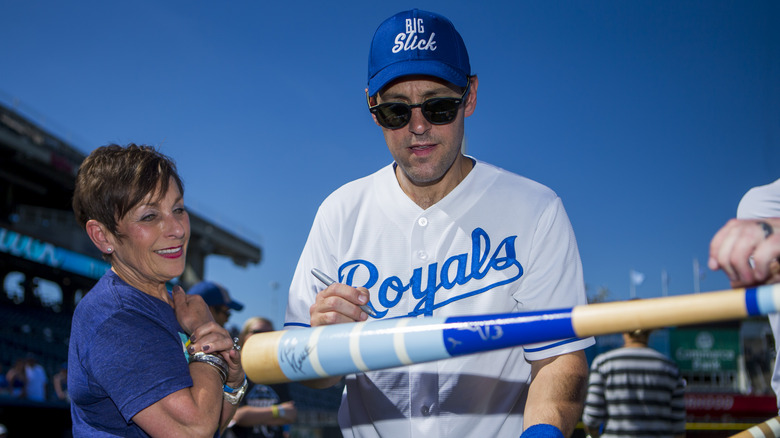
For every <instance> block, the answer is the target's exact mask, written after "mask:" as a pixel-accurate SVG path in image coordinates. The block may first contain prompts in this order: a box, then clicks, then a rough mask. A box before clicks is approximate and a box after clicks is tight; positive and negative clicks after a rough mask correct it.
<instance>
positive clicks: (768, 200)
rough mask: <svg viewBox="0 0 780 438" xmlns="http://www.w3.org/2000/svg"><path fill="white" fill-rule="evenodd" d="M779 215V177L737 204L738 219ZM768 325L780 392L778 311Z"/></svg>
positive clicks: (774, 382)
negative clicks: (773, 342)
mask: <svg viewBox="0 0 780 438" xmlns="http://www.w3.org/2000/svg"><path fill="white" fill-rule="evenodd" d="M767 217H780V179H778V180H775V182H772V183H769V184H766V185H763V186H758V187H753V188H752V189H750V190H748V192H747V193H745V196H743V197H742V200H741V201H739V206H737V218H738V219H760V218H767ZM769 325H770V327H772V333H773V334H774V336H775V351H776V352H777V357H776V358H775V370H774V373H773V374H772V389H773V390H774V391H775V394H780V313H772V314H770V315H769ZM777 406H778V413H780V398H778V404H777Z"/></svg>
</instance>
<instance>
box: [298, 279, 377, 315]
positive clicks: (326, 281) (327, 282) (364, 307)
mask: <svg viewBox="0 0 780 438" xmlns="http://www.w3.org/2000/svg"><path fill="white" fill-rule="evenodd" d="M311 273H312V275H314V276H315V277H317V280H319V281H321V282H322V283H323V284H324V285H325V286H330V285H331V284H333V283H335V282H336V280H334V279H332V278H330V277H328V275H327V274H325V273H324V272H322V271H320V270H319V269H317V268H312V270H311ZM360 310H362V311H364V312H366V314H367V315H368V316H371V317H373V318H376V312H374V311H373V310H372V309H371V308H370V307H368V306H367V305H366V304H362V305H361V306H360Z"/></svg>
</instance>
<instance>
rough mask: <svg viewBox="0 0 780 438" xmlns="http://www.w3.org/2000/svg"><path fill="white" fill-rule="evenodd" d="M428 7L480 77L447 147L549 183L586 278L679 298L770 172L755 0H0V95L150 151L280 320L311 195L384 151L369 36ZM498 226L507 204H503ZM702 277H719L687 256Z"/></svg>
mask: <svg viewBox="0 0 780 438" xmlns="http://www.w3.org/2000/svg"><path fill="white" fill-rule="evenodd" d="M413 7H418V8H420V9H426V10H431V11H436V12H439V13H441V14H443V15H445V16H447V17H448V18H450V19H451V20H452V21H453V22H454V24H455V26H456V28H458V30H459V31H460V33H461V35H462V36H463V38H464V40H465V42H466V45H467V47H468V50H469V53H470V56H471V65H472V69H473V72H474V73H477V74H478V75H479V78H480V87H479V95H478V105H477V110H476V113H475V114H474V115H473V116H472V117H470V118H469V119H467V122H466V135H467V140H468V152H469V153H470V154H472V155H474V156H475V157H477V158H479V159H481V160H484V161H487V162H490V163H492V164H495V165H498V166H500V167H503V168H506V169H508V170H511V171H514V172H516V173H519V174H522V175H525V176H527V177H530V178H532V179H534V180H537V181H539V182H541V183H543V184H545V185H547V186H549V187H550V188H552V189H553V190H555V191H556V192H557V193H558V194H559V195H560V196H561V198H562V199H563V202H564V205H565V206H566V209H567V211H568V213H569V216H570V219H571V222H572V224H573V226H574V230H575V233H576V235H577V238H578V243H579V246H580V253H581V256H582V260H583V266H584V270H585V271H584V272H585V282H586V284H587V285H588V287H589V294H595V293H596V291H597V290H598V288H600V287H607V288H608V289H609V290H610V295H609V299H610V300H621V299H627V298H628V297H629V290H630V289H629V288H630V284H629V271H630V270H632V269H634V270H636V271H638V272H641V273H643V274H645V280H644V282H643V283H642V284H641V285H638V286H637V287H636V295H637V296H639V297H654V296H659V295H660V294H661V290H662V286H661V272H662V271H663V270H666V271H667V272H668V275H669V279H670V281H669V289H668V290H669V293H670V294H686V293H693V291H694V286H693V284H694V282H693V276H694V275H693V268H692V266H693V259H694V258H697V259H698V260H699V261H700V262H701V264H702V266H705V265H706V259H707V254H708V246H709V241H710V238H711V237H712V235H713V234H714V233H715V232H716V231H717V229H718V228H719V227H720V226H721V225H723V224H724V223H725V222H726V221H727V220H728V219H729V218H731V217H733V216H734V214H735V211H736V207H737V203H738V202H739V199H740V197H741V196H742V194H744V192H745V191H747V190H748V189H749V188H750V187H752V186H755V185H760V184H766V183H769V182H771V181H773V180H774V179H777V178H778V177H780V81H779V80H778V78H780V3H778V2H776V1H773V0H772V1H769V0H767V1H752V2H731V1H730V2H723V1H682V2H680V1H666V0H659V1H592V2H561V1H541V0H539V1H506V2H499V1H495V2H491V1H486V2H474V1H453V0H449V1H419V2H414V3H411V2H406V1H398V2H379V3H378V2H366V1H345V2H300V1H295V0H291V1H285V2H264V1H248V0H236V1H230V2H206V1H197V0H196V1H192V0H189V1H183V0H171V1H150V0H139V1H133V2H105V1H78V2H62V1H36V0H30V1H21V0H0V100H2V101H3V102H5V103H6V104H11V105H18V108H19V109H20V110H21V111H22V112H23V113H25V114H27V115H29V116H33V117H34V118H35V120H37V121H38V122H39V123H40V124H41V125H42V126H43V127H44V128H46V129H49V130H51V131H53V132H54V133H56V134H58V135H60V136H61V137H63V138H64V139H66V140H67V141H69V142H70V143H71V144H72V145H74V146H75V147H77V148H78V149H80V150H82V151H83V152H85V153H88V152H89V151H91V150H92V149H94V148H96V147H98V146H101V145H103V144H107V143H110V142H116V143H120V144H125V143H129V142H135V143H147V144H153V145H156V146H158V147H159V148H160V149H161V150H162V151H163V152H164V153H166V154H168V155H170V156H172V157H173V158H174V159H175V160H176V162H177V164H178V166H179V169H180V172H181V174H182V176H183V178H184V180H185V184H186V194H185V200H186V202H187V203H188V204H189V206H190V208H191V209H192V210H194V211H196V212H198V213H200V214H202V215H204V216H206V217H207V218H209V219H210V220H212V221H214V222H217V223H219V224H221V225H223V226H225V227H227V228H229V229H231V230H234V231H236V232H238V233H239V234H241V235H242V236H244V237H246V238H249V239H250V240H253V241H255V242H257V243H259V244H260V245H261V246H262V248H263V254H264V258H263V261H262V262H261V263H260V264H259V265H257V266H251V267H249V268H247V269H241V268H237V267H234V266H233V265H232V263H231V262H230V261H229V260H226V259H224V258H220V257H211V258H209V259H208V260H207V266H206V276H207V278H209V279H212V280H215V281H218V282H221V283H223V284H225V285H226V286H227V287H228V289H229V290H230V292H231V294H232V295H233V296H234V297H235V298H236V299H237V300H239V301H242V302H243V303H245V304H246V308H245V309H244V311H242V312H238V313H235V314H234V316H233V317H232V319H231V324H236V325H239V324H241V323H243V322H244V321H245V320H246V319H247V318H248V317H250V316H253V315H264V316H269V317H271V319H272V320H274V322H275V323H276V324H277V326H281V323H282V321H283V315H284V307H285V305H286V299H287V288H288V287H289V284H290V280H291V277H292V273H293V270H294V268H295V264H296V262H297V259H298V254H299V252H300V250H301V248H302V247H303V244H304V242H305V239H306V236H307V234H308V230H309V226H310V225H311V221H312V220H313V218H314V214H315V212H316V209H317V207H318V205H319V203H320V202H321V201H322V200H323V199H324V198H325V196H327V195H328V194H329V193H330V192H331V191H332V190H334V189H336V188H337V187H339V186H340V185H342V184H344V183H346V182H348V181H350V180H352V179H355V178H358V177H361V176H364V175H366V174H368V173H371V172H373V171H374V170H376V169H378V168H380V167H381V166H383V165H386V164H388V163H389V162H390V160H391V158H390V155H389V153H388V152H387V149H386V146H385V145H384V142H383V138H382V134H381V131H380V129H379V128H378V127H377V126H376V125H374V123H373V122H372V120H371V117H370V115H369V113H368V111H367V110H366V106H365V97H364V94H363V89H364V88H365V85H366V79H367V78H366V68H367V67H366V62H367V57H368V47H369V43H370V39H371V36H372V35H373V32H374V30H375V29H376V26H377V25H378V24H379V23H380V22H381V21H382V20H384V19H385V18H387V17H389V16H391V15H393V14H394V13H396V12H399V11H402V10H405V9H410V8H413ZM507 220H511V218H507ZM700 287H701V290H702V291H712V290H720V289H726V288H728V282H727V281H726V278H725V276H724V275H723V274H722V273H719V272H718V273H712V272H709V271H708V272H707V273H706V275H705V276H704V278H703V279H702V280H701V286H700Z"/></svg>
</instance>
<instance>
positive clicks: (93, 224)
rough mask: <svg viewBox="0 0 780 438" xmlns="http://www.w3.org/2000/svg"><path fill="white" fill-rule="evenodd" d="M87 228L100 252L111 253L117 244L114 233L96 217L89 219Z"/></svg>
mask: <svg viewBox="0 0 780 438" xmlns="http://www.w3.org/2000/svg"><path fill="white" fill-rule="evenodd" d="M86 229H87V235H88V236H89V238H90V240H92V243H94V244H95V246H96V247H97V248H98V249H99V250H100V252H102V253H103V254H111V253H112V252H113V251H114V246H115V245H114V238H113V235H112V234H111V233H110V232H108V230H107V229H106V227H105V226H104V225H103V224H101V223H100V222H98V221H96V220H94V219H90V220H88V221H87V224H86Z"/></svg>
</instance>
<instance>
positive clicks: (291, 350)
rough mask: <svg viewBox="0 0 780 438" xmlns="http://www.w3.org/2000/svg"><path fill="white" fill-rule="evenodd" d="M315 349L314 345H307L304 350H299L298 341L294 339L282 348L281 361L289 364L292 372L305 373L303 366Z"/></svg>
mask: <svg viewBox="0 0 780 438" xmlns="http://www.w3.org/2000/svg"><path fill="white" fill-rule="evenodd" d="M314 348H315V347H314V346H313V345H305V346H304V347H303V348H298V340H297V339H292V340H290V341H288V342H285V345H284V346H283V347H282V351H281V353H280V355H279V356H280V358H279V361H280V362H281V363H287V364H289V365H290V368H291V369H292V371H294V372H297V373H303V364H304V363H305V362H306V360H307V359H308V358H309V355H311V353H312V352H313V351H314Z"/></svg>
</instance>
